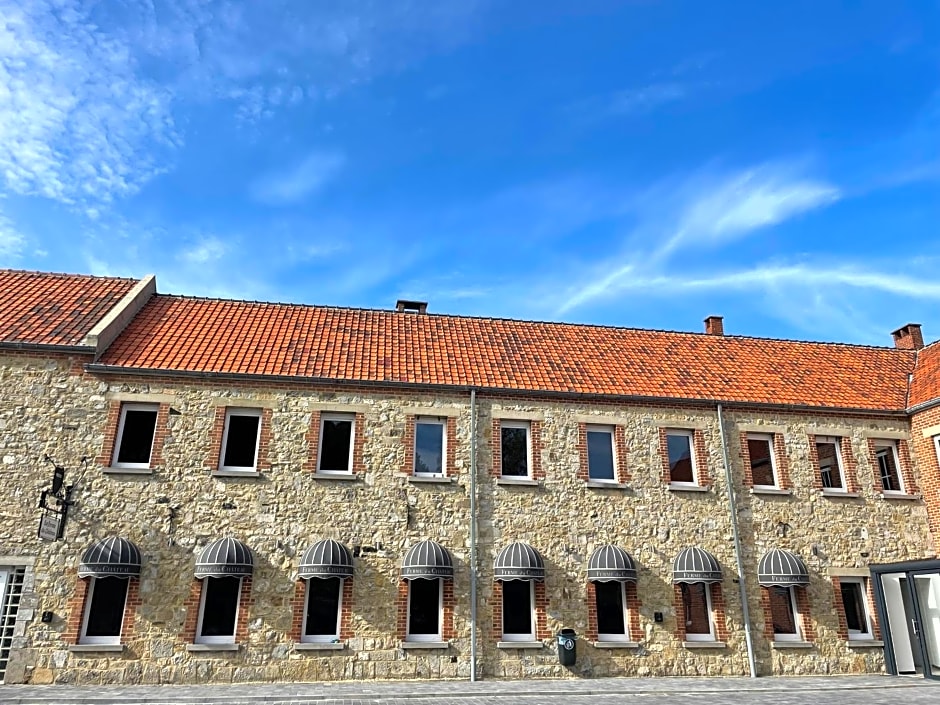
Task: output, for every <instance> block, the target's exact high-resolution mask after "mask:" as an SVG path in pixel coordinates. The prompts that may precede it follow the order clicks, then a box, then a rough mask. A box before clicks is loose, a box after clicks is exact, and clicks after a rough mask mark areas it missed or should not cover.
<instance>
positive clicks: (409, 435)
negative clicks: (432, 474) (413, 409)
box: [401, 414, 457, 477]
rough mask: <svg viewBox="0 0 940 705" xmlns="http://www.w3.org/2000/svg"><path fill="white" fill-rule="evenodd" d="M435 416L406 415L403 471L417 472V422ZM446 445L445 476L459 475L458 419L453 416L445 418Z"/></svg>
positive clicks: (411, 473) (408, 472)
mask: <svg viewBox="0 0 940 705" xmlns="http://www.w3.org/2000/svg"><path fill="white" fill-rule="evenodd" d="M423 418H434V416H433V415H432V414H421V415H417V416H416V415H413V414H409V415H408V416H406V417H405V439H404V440H405V464H404V466H402V469H401V471H402V473H404V474H405V475H414V474H415V424H416V423H417V421H418V419H423ZM444 447H445V454H446V457H445V458H444V476H445V477H456V476H457V466H456V463H457V419H455V418H454V417H453V416H448V417H445V419H444Z"/></svg>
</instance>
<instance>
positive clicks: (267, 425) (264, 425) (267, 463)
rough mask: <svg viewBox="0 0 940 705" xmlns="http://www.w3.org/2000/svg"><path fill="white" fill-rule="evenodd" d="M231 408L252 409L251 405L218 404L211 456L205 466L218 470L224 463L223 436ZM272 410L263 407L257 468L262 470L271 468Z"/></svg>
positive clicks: (211, 443) (213, 428) (259, 470)
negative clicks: (226, 415) (229, 405)
mask: <svg viewBox="0 0 940 705" xmlns="http://www.w3.org/2000/svg"><path fill="white" fill-rule="evenodd" d="M230 408H233V409H234V408H237V409H251V408H252V407H250V406H238V407H225V406H217V407H216V409H215V421H214V422H213V425H212V437H211V442H210V444H209V457H208V458H206V462H205V466H206V467H207V468H211V469H212V470H218V469H219V466H220V465H221V464H222V436H223V435H225V414H226V412H227V411H228V409H230ZM270 451H271V410H270V409H261V433H260V434H259V436H258V462H257V464H256V465H255V470H257V471H258V472H261V471H263V470H270V469H271V459H270V456H271V453H270Z"/></svg>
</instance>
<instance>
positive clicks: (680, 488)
mask: <svg viewBox="0 0 940 705" xmlns="http://www.w3.org/2000/svg"><path fill="white" fill-rule="evenodd" d="M666 487H667V489H668V490H669V491H670V492H711V491H712V486H711V485H686V484H684V483H682V482H670V483H669V484H668V485H667V486H666Z"/></svg>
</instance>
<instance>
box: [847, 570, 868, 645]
mask: <svg viewBox="0 0 940 705" xmlns="http://www.w3.org/2000/svg"><path fill="white" fill-rule="evenodd" d="M839 589H840V591H841V593H842V609H843V610H844V611H845V623H846V626H847V627H848V632H849V640H850V641H851V640H854V639H859V640H862V639H872V638H874V637H873V636H872V630H871V619H870V618H869V616H868V601H867V600H866V599H865V595H866V593H867V590H866V584H865V578H839Z"/></svg>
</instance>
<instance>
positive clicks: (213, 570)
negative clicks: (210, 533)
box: [196, 538, 254, 578]
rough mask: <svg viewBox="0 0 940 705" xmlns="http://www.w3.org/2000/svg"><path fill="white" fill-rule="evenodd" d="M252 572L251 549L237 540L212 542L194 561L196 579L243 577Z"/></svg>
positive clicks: (229, 539)
mask: <svg viewBox="0 0 940 705" xmlns="http://www.w3.org/2000/svg"><path fill="white" fill-rule="evenodd" d="M253 570H254V559H253V558H252V556H251V549H250V548H248V546H246V545H245V544H243V543H242V542H241V541H239V540H238V539H232V538H225V539H219V540H218V541H213V542H212V543H210V544H209V545H208V546H206V547H205V548H204V549H202V553H201V554H199V560H197V561H196V577H197V578H223V577H226V576H234V577H244V576H248V575H251V573H252V571H253Z"/></svg>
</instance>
